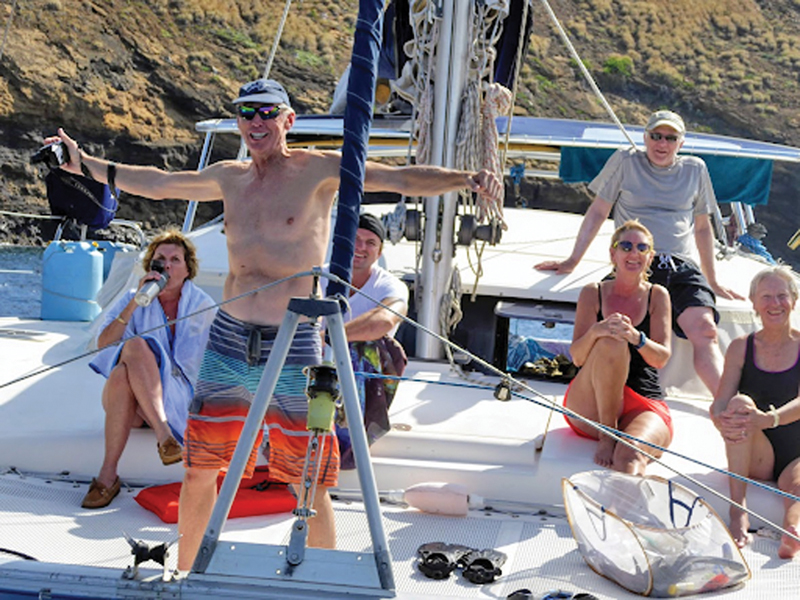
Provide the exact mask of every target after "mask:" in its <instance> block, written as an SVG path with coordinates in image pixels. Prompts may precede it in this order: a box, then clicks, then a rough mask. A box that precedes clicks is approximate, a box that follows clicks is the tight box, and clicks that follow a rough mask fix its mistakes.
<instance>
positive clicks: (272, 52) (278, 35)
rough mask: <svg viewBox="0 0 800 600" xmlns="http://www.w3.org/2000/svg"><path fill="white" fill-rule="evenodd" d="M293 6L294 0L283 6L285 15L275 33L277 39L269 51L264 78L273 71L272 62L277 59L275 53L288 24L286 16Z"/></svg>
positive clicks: (287, 1) (287, 0)
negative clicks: (284, 28)
mask: <svg viewBox="0 0 800 600" xmlns="http://www.w3.org/2000/svg"><path fill="white" fill-rule="evenodd" d="M291 6H292V0H286V5H285V6H284V7H283V16H282V17H281V22H280V23H279V24H278V31H277V32H276V33H275V39H274V40H273V42H272V49H271V50H270V52H269V58H268V59H267V65H266V66H265V67H264V79H268V78H269V73H270V71H272V63H273V61H274V60H275V54H277V52H278V43H280V41H281V37H283V27H284V26H285V25H286V18H287V17H288V16H289V8H291Z"/></svg>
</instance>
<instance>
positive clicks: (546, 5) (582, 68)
mask: <svg viewBox="0 0 800 600" xmlns="http://www.w3.org/2000/svg"><path fill="white" fill-rule="evenodd" d="M542 4H543V5H544V8H545V10H546V11H547V14H548V15H549V16H550V19H551V20H552V21H553V24H554V25H555V27H556V29H557V30H558V34H559V35H560V36H561V39H562V40H563V42H564V44H566V46H567V50H568V51H569V53H570V55H571V56H572V58H573V60H574V61H575V63H576V64H577V65H578V68H579V69H580V71H581V73H582V74H583V77H584V79H586V81H587V83H588V84H589V87H591V88H592V91H593V92H594V93H595V95H596V96H597V97H598V98H599V99H600V103H601V104H602V105H603V108H605V109H606V112H607V113H608V116H610V117H611V119H612V120H613V121H614V123H615V124H616V126H617V127H619V130H620V131H621V132H622V135H624V136H625V138H626V139H627V140H628V142H630V145H631V146H633V147H634V148H635V147H636V144H635V143H634V141H633V138H631V136H630V134H629V133H628V130H627V129H625V126H624V125H623V124H622V121H620V120H619V119H618V118H617V115H616V113H615V112H614V109H613V108H611V105H610V104H609V103H608V100H606V97H605V96H604V95H603V92H601V91H600V88H599V87H598V86H597V83H595V81H594V78H593V77H592V75H591V73H589V69H587V68H586V65H585V64H583V60H581V57H580V56H579V55H578V51H577V50H575V46H573V45H572V42H571V41H570V39H569V36H567V32H566V31H564V28H563V27H562V26H561V23H560V21H559V20H558V17H557V16H556V13H555V12H553V9H552V8H551V7H550V3H549V2H548V1H547V0H542Z"/></svg>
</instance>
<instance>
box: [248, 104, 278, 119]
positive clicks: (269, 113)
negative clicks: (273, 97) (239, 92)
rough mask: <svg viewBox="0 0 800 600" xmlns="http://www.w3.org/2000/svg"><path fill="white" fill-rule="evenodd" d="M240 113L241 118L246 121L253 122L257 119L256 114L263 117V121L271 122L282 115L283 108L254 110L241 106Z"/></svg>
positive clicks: (270, 107)
mask: <svg viewBox="0 0 800 600" xmlns="http://www.w3.org/2000/svg"><path fill="white" fill-rule="evenodd" d="M238 111H239V116H240V117H242V118H243V119H244V120H245V121H252V120H253V119H254V118H255V117H256V114H257V115H258V116H259V117H261V120H262V121H269V120H270V119H274V118H275V117H277V116H278V115H279V114H280V112H281V107H280V106H259V107H258V108H253V107H252V106H239V108H238Z"/></svg>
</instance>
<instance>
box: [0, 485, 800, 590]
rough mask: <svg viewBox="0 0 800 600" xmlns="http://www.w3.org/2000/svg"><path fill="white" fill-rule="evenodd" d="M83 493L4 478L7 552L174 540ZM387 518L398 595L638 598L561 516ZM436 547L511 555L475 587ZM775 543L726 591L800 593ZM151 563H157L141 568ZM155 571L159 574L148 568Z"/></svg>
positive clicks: (285, 527)
mask: <svg viewBox="0 0 800 600" xmlns="http://www.w3.org/2000/svg"><path fill="white" fill-rule="evenodd" d="M85 491H86V485H85V484H73V483H71V482H68V481H59V480H43V479H39V478H34V477H27V478H21V477H20V476H19V475H17V474H5V475H2V476H0V510H2V512H3V514H4V515H5V516H4V520H3V522H2V524H0V540H1V541H2V542H1V543H0V546H2V548H4V549H6V550H11V551H14V552H18V553H22V554H27V555H30V556H32V557H33V558H36V559H38V560H39V561H44V562H52V563H57V564H76V565H89V566H98V567H105V568H108V569H119V570H120V571H121V570H123V569H125V567H127V566H128V565H130V564H131V563H132V559H131V555H130V547H129V545H128V543H127V542H126V541H125V539H124V536H123V533H122V532H125V533H127V534H128V535H130V536H131V537H132V538H134V539H136V540H142V541H145V542H147V543H149V544H151V545H155V544H158V543H161V542H165V541H170V540H173V539H174V538H175V536H176V526H174V525H167V524H164V523H162V522H161V521H160V520H158V518H157V517H156V516H155V515H153V514H152V513H150V512H148V511H146V510H144V509H143V508H141V507H140V506H139V505H138V504H136V502H135V501H134V499H133V497H134V495H135V494H134V493H133V492H132V491H130V490H125V491H123V492H122V493H121V494H120V496H119V497H118V498H117V499H115V500H114V502H113V503H112V504H111V506H110V507H109V508H107V509H103V510H95V511H89V510H84V509H81V508H80V499H81V497H82V495H83V494H84V493H85ZM334 509H335V515H336V527H337V545H338V548H339V549H341V550H348V551H353V552H370V551H371V542H370V539H369V535H368V533H367V531H368V528H367V524H366V517H365V514H364V510H363V507H362V505H361V504H360V503H357V502H347V503H343V502H336V503H335V506H334ZM382 514H383V524H384V528H385V531H386V538H387V541H388V544H389V550H390V552H391V555H392V558H393V570H394V578H395V584H396V589H397V594H398V597H400V598H403V597H408V598H448V597H453V598H505V597H506V596H507V595H508V594H509V593H511V592H512V591H514V590H517V589H521V588H528V589H530V590H532V591H534V592H537V593H543V592H545V591H548V590H552V589H564V590H571V591H586V592H591V593H593V594H595V595H596V596H598V597H599V598H601V599H604V600H612V599H625V598H638V597H639V596H637V595H635V594H631V593H628V592H626V591H625V590H623V589H622V588H620V587H618V586H617V585H615V584H614V583H612V582H610V581H608V580H605V579H603V578H602V577H600V576H598V575H597V574H595V573H594V572H593V571H592V570H591V569H589V567H588V566H587V565H586V564H585V563H584V561H583V559H582V557H581V555H580V553H579V552H578V550H577V545H576V543H575V541H574V540H573V538H572V535H571V532H570V528H569V524H568V523H567V521H566V519H565V518H564V517H563V516H558V515H551V514H503V513H495V512H480V511H471V512H470V513H469V515H468V516H467V517H448V516H440V515H430V514H425V513H421V512H419V511H416V510H413V509H406V508H403V507H399V506H383V507H382ZM291 524H292V517H291V515H289V514H284V515H277V516H270V517H250V518H246V519H234V520H231V521H229V522H228V523H227V524H226V526H225V529H224V531H223V535H222V539H223V540H230V541H239V542H244V541H247V542H266V543H270V544H277V545H285V544H287V543H288V540H289V531H290V528H291ZM434 541H441V542H448V543H457V544H463V545H466V546H469V547H472V548H476V549H484V548H492V549H495V550H500V551H502V552H504V553H506V554H507V555H508V560H507V562H506V563H505V565H504V566H503V567H502V570H503V575H502V576H501V577H500V578H499V579H498V580H497V581H496V582H495V583H493V584H487V585H484V586H477V585H474V584H472V583H469V582H468V581H466V580H465V579H464V578H463V577H460V576H459V575H458V574H457V573H454V574H453V575H451V577H450V578H449V579H447V580H443V581H434V580H430V579H427V578H426V577H424V576H423V575H422V574H421V573H420V572H419V571H418V570H417V568H416V566H415V563H416V556H417V548H418V547H419V546H420V545H422V544H424V543H428V542H434ZM777 546H778V542H777V540H775V539H770V538H768V537H760V536H757V537H756V540H755V542H754V543H753V544H752V546H750V547H749V548H747V549H745V551H744V554H745V558H746V560H747V561H748V563H749V565H750V567H751V569H752V570H753V573H754V575H753V579H752V580H751V581H750V582H748V583H747V584H746V585H745V586H744V587H743V588H741V589H738V590H733V591H728V592H724V593H719V595H720V596H724V597H725V598H732V599H738V598H747V599H753V598H765V599H766V598H770V599H773V598H790V597H797V593H798V591H800V561H793V562H790V561H782V560H779V559H777V558H776V551H777ZM174 554H175V553H173V556H171V557H170V559H169V561H168V566H169V567H170V568H174V566H175V556H174ZM0 556H2V557H3V558H7V557H8V556H7V555H6V554H2V553H0ZM147 567H157V565H155V564H154V563H149V564H144V565H142V568H143V569H147ZM147 572H148V574H152V573H150V572H149V569H147ZM714 595H716V594H711V595H709V596H707V597H712V596H714Z"/></svg>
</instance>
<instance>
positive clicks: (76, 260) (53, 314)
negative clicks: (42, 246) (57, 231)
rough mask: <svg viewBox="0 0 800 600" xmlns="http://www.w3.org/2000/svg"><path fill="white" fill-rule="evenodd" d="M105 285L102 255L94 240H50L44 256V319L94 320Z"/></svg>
mask: <svg viewBox="0 0 800 600" xmlns="http://www.w3.org/2000/svg"><path fill="white" fill-rule="evenodd" d="M102 285H103V256H102V254H100V252H98V251H97V247H96V246H95V245H94V244H93V243H91V242H64V241H58V242H51V243H50V245H49V246H47V249H46V250H45V251H44V254H43V255H42V319H50V320H56V321H91V320H92V319H94V318H95V317H96V316H97V315H98V314H100V305H99V304H97V302H96V301H95V297H96V296H97V292H98V291H99V290H100V286H102Z"/></svg>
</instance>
